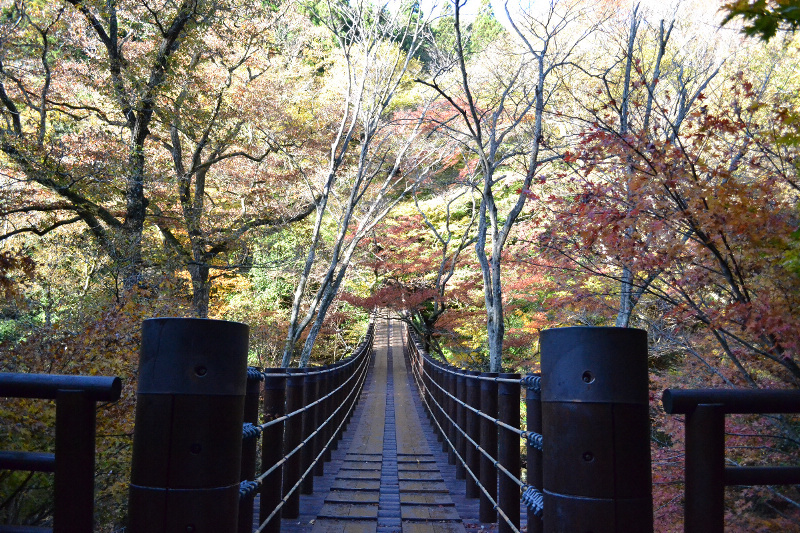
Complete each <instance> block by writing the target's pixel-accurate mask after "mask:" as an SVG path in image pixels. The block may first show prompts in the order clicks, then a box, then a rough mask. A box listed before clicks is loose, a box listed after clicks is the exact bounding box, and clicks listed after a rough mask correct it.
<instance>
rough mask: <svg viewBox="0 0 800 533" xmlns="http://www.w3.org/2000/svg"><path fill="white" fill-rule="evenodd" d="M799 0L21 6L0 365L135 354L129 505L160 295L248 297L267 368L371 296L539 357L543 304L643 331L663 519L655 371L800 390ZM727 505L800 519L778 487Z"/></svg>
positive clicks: (106, 424) (672, 449) (741, 516)
mask: <svg viewBox="0 0 800 533" xmlns="http://www.w3.org/2000/svg"><path fill="white" fill-rule="evenodd" d="M523 4H524V5H523ZM427 11H429V12H427ZM799 12H800V5H798V3H797V2H782V1H766V2H765V1H744V0H743V1H737V2H723V1H719V2H707V1H702V0H695V1H683V2H641V3H638V2H627V1H623V0H604V1H600V2H598V1H590V0H557V1H555V0H554V1H545V2H507V3H503V2H498V1H495V2H491V3H490V2H489V1H488V0H467V1H466V2H458V3H455V4H454V3H452V2H445V3H443V4H442V5H433V4H430V3H420V2H416V1H401V2H393V3H390V4H387V5H381V4H378V3H375V4H373V3H369V2H356V1H349V2H348V1H345V0H324V1H323V0H318V1H302V0H299V1H294V0H278V1H260V2H251V1H245V0H166V1H161V2H150V1H149V0H110V1H105V0H104V1H100V0H83V1H81V0H57V1H48V0H4V1H3V2H2V3H0V221H2V227H0V290H2V291H3V294H4V295H5V298H4V299H3V300H2V302H0V350H1V351H2V357H0V370H2V371H6V372H9V371H12V372H46V373H84V374H104V375H119V376H121V377H122V378H123V379H124V381H125V390H124V393H123V399H122V400H121V401H120V402H118V403H115V404H113V405H108V406H103V408H102V413H101V419H100V427H99V429H98V435H99V440H98V447H99V448H98V478H97V488H98V524H102V526H103V527H104V528H105V529H108V530H110V531H114V530H117V528H120V527H123V526H124V523H125V501H126V498H127V492H126V491H127V489H126V483H127V480H128V477H127V476H128V473H127V472H128V470H127V469H128V468H129V465H128V461H129V457H130V436H131V432H132V425H133V416H132V413H133V406H134V402H135V398H134V391H135V385H136V383H135V376H136V364H137V350H138V342H139V328H140V325H141V321H142V320H143V319H145V318H149V317H154V316H180V317H200V318H217V319H225V320H237V321H242V322H246V323H248V324H249V325H250V328H251V339H250V362H251V364H253V365H255V366H260V367H270V366H296V365H300V366H307V365H316V364H323V363H327V362H332V361H335V360H338V359H339V358H341V357H343V356H344V355H345V354H347V353H348V351H349V350H350V349H351V348H352V347H353V346H355V345H356V344H357V343H358V340H359V338H360V336H361V335H362V334H363V332H364V331H365V328H366V323H367V320H368V317H369V314H370V312H371V311H372V310H373V309H374V308H376V307H379V308H388V309H390V310H392V311H396V312H397V313H400V314H401V316H402V317H403V320H404V321H406V323H407V324H408V325H409V327H411V328H413V329H414V330H415V331H416V332H417V333H418V334H419V335H420V337H421V338H422V339H423V340H424V344H425V347H426V348H427V349H428V350H429V351H430V352H431V353H432V354H434V356H436V357H439V358H442V359H445V360H447V361H449V362H450V363H452V364H455V365H460V366H463V367H467V368H472V369H481V370H490V371H514V372H527V371H536V370H538V364H539V363H538V361H539V360H538V338H539V334H540V332H541V331H542V330H543V329H545V328H552V327H559V326H565V325H589V326H616V327H637V328H642V329H644V330H646V331H647V333H648V337H649V348H650V356H649V357H650V368H651V390H652V392H653V404H652V422H653V458H654V465H655V466H654V468H655V476H654V477H655V481H656V490H655V495H656V505H655V508H656V520H657V527H658V528H659V531H673V530H675V528H677V527H678V526H679V523H680V513H678V512H676V511H675V509H676V508H677V507H679V505H680V494H681V492H680V491H681V483H682V478H681V473H680V467H681V464H682V463H681V461H682V455H681V454H682V447H683V442H682V433H681V431H682V430H681V428H680V424H678V422H677V421H676V420H674V419H672V418H669V417H666V416H665V415H664V413H663V411H662V410H661V409H660V405H659V404H658V401H657V398H658V397H660V392H661V391H662V390H663V389H665V388H668V387H673V386H682V387H748V388H787V389H794V388H797V387H798V385H800V360H799V359H800V342H798V337H797V333H796V332H797V331H798V326H800V213H799V212H798V195H800V177H798V170H800V158H799V156H800V154H798V147H800V113H798V95H799V94H800V92H799V91H798V89H800V73H799V72H798V58H800V51H799V50H798V41H797V37H796V36H795V34H794V31H795V30H796V29H797V26H798V18H797V13H799ZM48 409H49V407H42V406H41V405H35V404H32V403H13V402H4V403H0V419H2V420H3V423H2V426H1V427H0V448H5V449H25V448H36V449H46V448H47V447H48V446H51V444H49V443H50V440H51V437H50V435H48V434H47V431H49V430H45V429H42V431H34V430H33V429H30V428H29V427H27V426H26V424H28V422H29V421H32V420H33V421H36V424H37V427H38V426H39V425H40V426H41V428H45V427H47V426H48V425H49V426H52V424H47V422H48V421H50V422H51V421H52V416H53V415H52V412H51V411H49V410H48ZM798 427H799V426H798V425H797V422H796V421H794V420H792V419H789V418H780V419H776V418H771V419H761V418H757V419H756V418H741V419H738V418H737V419H735V420H733V421H732V422H731V426H730V427H729V432H730V433H731V434H732V435H733V434H735V435H736V436H731V437H729V442H731V439H732V441H734V442H736V443H737V446H738V451H737V453H738V455H736V456H732V457H731V460H733V461H737V462H738V464H749V463H757V462H760V461H762V460H764V459H765V458H766V459H768V460H771V461H773V462H774V461H778V462H791V461H792V460H796V459H797V457H798V454H797V450H798V446H800V431H798ZM744 435H748V436H750V437H745V436H744ZM748 438H750V440H747V439H748ZM736 439H743V440H741V442H740V441H739V440H736ZM48 483H51V482H50V481H48V480H47V477H46V476H45V477H41V478H39V477H38V475H36V476H33V477H31V476H27V475H22V474H21V473H10V472H5V471H4V472H0V523H17V524H19V523H23V524H30V525H37V524H43V523H47V521H48V520H49V517H50V514H51V512H52V499H51V496H48V495H49V494H50V492H49V485H48ZM728 506H729V507H728V514H729V516H728V517H727V520H728V522H727V523H728V524H729V526H730V527H735V528H739V529H740V530H753V531H755V530H761V529H758V528H767V527H774V528H783V529H787V528H788V529H793V528H797V527H798V526H799V525H800V493H798V492H797V491H796V490H794V489H791V488H790V489H787V490H785V491H784V490H782V491H777V490H774V489H772V488H763V489H752V488H751V489H746V490H745V489H742V490H737V491H734V490H733V489H731V491H730V492H729V494H728ZM763 530H767V529H763Z"/></svg>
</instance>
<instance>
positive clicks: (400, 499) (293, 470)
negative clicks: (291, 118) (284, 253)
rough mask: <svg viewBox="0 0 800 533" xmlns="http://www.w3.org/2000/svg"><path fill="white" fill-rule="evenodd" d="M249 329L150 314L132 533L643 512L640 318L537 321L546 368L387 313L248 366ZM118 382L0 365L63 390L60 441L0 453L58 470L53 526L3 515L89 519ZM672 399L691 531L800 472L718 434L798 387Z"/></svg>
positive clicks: (624, 521) (647, 473)
mask: <svg viewBox="0 0 800 533" xmlns="http://www.w3.org/2000/svg"><path fill="white" fill-rule="evenodd" d="M248 335H249V328H248V327H247V326H246V325H245V324H240V323H235V322H225V321H216V320H201V319H179V318H175V319H173V318H158V319H150V320H146V321H145V322H144V324H143V329H142V346H141V353H140V365H139V375H138V388H137V403H136V423H135V430H134V440H133V461H132V468H131V477H130V492H129V501H128V503H129V505H128V513H129V525H128V527H127V529H126V533H161V532H163V533H167V532H169V533H173V532H174V533H253V532H256V533H262V532H266V533H279V532H281V531H283V532H290V533H294V532H312V533H327V532H330V533H339V532H342V533H362V532H370V533H371V532H380V533H395V532H396V533H401V532H408V533H427V532H431V533H449V532H466V531H472V530H484V531H498V532H499V533H522V532H527V533H539V532H542V531H544V532H546V533H556V532H581V533H585V532H591V533H605V532H608V533H612V532H613V533H630V532H637V533H638V532H643V533H647V532H652V531H653V507H652V495H651V490H652V480H651V465H650V435H649V432H650V428H649V409H650V402H649V389H648V371H647V336H646V333H645V332H644V331H641V330H633V329H623V328H585V327H575V328H558V329H553V330H546V331H544V332H542V335H541V339H540V345H541V370H542V373H541V376H540V375H532V374H528V375H526V376H520V375H519V374H499V373H491V372H479V371H468V370H464V369H459V368H456V367H453V366H451V365H449V364H447V363H445V362H442V361H437V360H434V359H433V358H431V357H430V356H429V355H428V354H427V353H426V352H425V350H424V347H423V346H422V344H421V342H420V340H419V339H418V338H417V337H415V335H414V334H413V333H412V332H411V331H410V330H409V329H408V328H407V327H406V325H405V324H404V322H403V321H401V320H399V319H397V318H394V317H391V316H387V315H383V316H380V315H378V314H376V315H374V317H373V320H372V321H371V323H370V326H369V328H368V330H367V334H366V335H365V337H364V339H363V340H362V342H361V343H360V344H359V345H358V346H357V347H356V348H355V349H354V350H353V352H352V353H351V354H350V355H349V356H348V357H346V358H344V359H342V360H341V361H337V362H336V363H334V364H330V365H325V366H322V367H311V368H292V369H285V368H270V369H256V368H249V367H248V366H247V354H248ZM120 394H121V381H120V379H119V378H115V377H97V376H58V375H48V374H19V373H16V374H15V373H5V374H3V373H0V397H8V398H41V399H52V400H55V403H56V423H55V425H56V432H55V446H54V449H55V453H43V452H38V451H34V452H20V451H0V469H7V470H22V471H41V472H51V473H53V474H54V476H55V481H54V492H55V495H54V510H53V518H52V527H30V526H7V525H0V532H6V533H19V532H25V533H43V532H51V531H52V532H53V533H92V531H93V529H94V510H93V509H94V477H95V464H94V460H95V426H96V420H95V416H96V411H97V410H96V403H97V402H107V401H115V400H117V399H119V398H120ZM663 405H664V409H665V411H666V412H667V413H673V414H682V415H685V428H686V476H685V490H686V498H685V499H686V504H685V509H684V512H685V531H686V532H690V533H701V532H702V533H721V532H722V531H723V530H724V499H723V495H724V487H725V486H726V485H759V484H768V485H769V484H773V485H774V484H800V467H794V466H781V467H769V466H759V467H726V466H725V443H724V417H725V415H727V414H729V413H797V412H800V393H798V392H796V391H765V390H759V391H748V390H711V389H698V390H686V391H684V390H667V391H665V392H664V395H663ZM521 406H524V408H525V411H526V412H525V413H524V414H522V413H521V412H520V409H521ZM259 449H260V453H259ZM523 457H524V458H525V461H524V465H523V464H522V458H523Z"/></svg>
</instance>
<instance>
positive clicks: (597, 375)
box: [540, 327, 653, 533]
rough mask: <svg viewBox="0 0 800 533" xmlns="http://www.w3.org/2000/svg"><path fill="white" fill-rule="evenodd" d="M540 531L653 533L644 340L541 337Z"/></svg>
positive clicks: (637, 333) (609, 333)
mask: <svg viewBox="0 0 800 533" xmlns="http://www.w3.org/2000/svg"><path fill="white" fill-rule="evenodd" d="M540 342H541V353H542V356H541V358H542V359H541V360H542V419H543V427H544V430H543V432H542V433H543V434H544V457H543V467H544V472H543V475H544V487H543V489H544V490H543V491H542V492H543V493H544V531H545V532H547V533H550V532H561V531H592V532H593V533H611V532H614V533H624V532H630V531H636V532H637V533H639V532H641V533H646V532H652V531H653V504H652V486H651V473H650V418H649V403H648V401H649V391H648V373H647V333H646V332H644V331H642V330H637V329H629V328H600V327H596V328H593V327H572V328H559V329H550V330H545V331H543V332H542V334H541V341H540Z"/></svg>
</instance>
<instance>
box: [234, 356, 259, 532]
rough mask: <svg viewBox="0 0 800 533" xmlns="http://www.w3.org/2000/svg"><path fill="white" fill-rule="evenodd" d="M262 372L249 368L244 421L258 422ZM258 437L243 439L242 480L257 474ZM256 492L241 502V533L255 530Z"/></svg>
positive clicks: (247, 479)
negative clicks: (254, 506) (254, 504)
mask: <svg viewBox="0 0 800 533" xmlns="http://www.w3.org/2000/svg"><path fill="white" fill-rule="evenodd" d="M263 379H264V378H262V377H261V372H260V371H259V370H257V369H255V368H253V369H249V368H248V369H247V389H246V392H245V396H244V422H245V423H250V424H253V425H255V424H258V401H259V393H260V392H261V381H262V380H263ZM257 453H258V438H257V437H251V438H248V439H245V440H243V441H242V462H241V469H240V472H241V473H240V474H239V479H240V480H241V481H251V480H252V479H253V478H254V477H255V475H256V455H257ZM254 498H255V494H252V495H250V496H249V497H247V498H246V499H244V500H242V501H240V502H239V533H251V531H252V530H253V503H254Z"/></svg>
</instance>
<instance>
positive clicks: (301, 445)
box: [253, 358, 369, 486]
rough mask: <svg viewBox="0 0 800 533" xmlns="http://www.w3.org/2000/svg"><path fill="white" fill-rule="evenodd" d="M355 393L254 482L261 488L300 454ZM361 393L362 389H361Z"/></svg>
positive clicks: (366, 359) (350, 394)
mask: <svg viewBox="0 0 800 533" xmlns="http://www.w3.org/2000/svg"><path fill="white" fill-rule="evenodd" d="M368 361H369V358H365V359H364V362H368ZM362 366H363V365H362ZM359 371H360V372H362V371H361V370H360V369H359ZM353 375H354V376H355V375H359V373H358V372H357V373H354V374H353ZM360 387H361V388H363V383H362V384H361V386H360ZM355 391H356V387H353V388H352V389H351V390H350V393H349V394H348V395H347V397H346V398H345V401H344V402H342V403H341V404H340V405H339V407H337V408H336V410H335V411H334V412H333V413H332V414H331V415H330V416H329V417H328V418H327V419H326V420H325V421H324V422H322V423H321V424H320V425H319V427H317V428H316V429H315V430H314V431H313V432H312V433H311V434H310V435H309V436H308V437H306V438H305V439H303V441H301V442H300V444H298V445H297V446H295V448H294V449H292V451H290V452H289V453H287V454H286V455H284V456H283V457H282V458H281V459H280V461H278V462H277V463H275V465H273V466H272V468H270V469H269V470H267V471H265V472H263V473H262V474H261V475H260V476H258V477H257V478H256V479H255V480H253V481H255V482H256V483H258V485H259V486H260V485H261V483H262V482H263V481H264V479H266V478H267V476H269V475H270V474H271V473H272V472H274V471H275V469H276V468H278V467H279V466H281V465H283V464H284V463H285V462H286V460H287V459H289V458H290V457H291V456H292V455H294V454H295V453H297V452H298V451H299V450H301V449H302V448H303V447H304V446H305V445H306V444H308V442H309V441H310V440H311V439H312V438H313V437H315V436H316V435H317V433H318V432H319V430H320V429H322V428H324V427H325V426H326V425H327V424H328V422H329V421H330V420H331V419H332V418H333V417H334V416H335V415H336V414H337V413H338V412H339V411H340V410H341V409H342V408H343V407H344V406H345V405H347V403H348V402H349V401H350V397H351V396H352V395H353V393H354V392H355ZM359 392H360V389H359ZM354 403H355V402H354ZM309 405H313V404H309ZM296 412H298V411H296ZM276 420H277V419H276ZM341 426H342V424H339V427H341ZM339 427H337V428H336V429H339ZM328 444H330V440H329V441H328V443H327V444H326V445H325V447H323V451H324V450H325V449H327V446H328Z"/></svg>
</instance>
